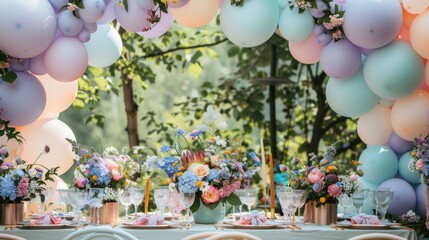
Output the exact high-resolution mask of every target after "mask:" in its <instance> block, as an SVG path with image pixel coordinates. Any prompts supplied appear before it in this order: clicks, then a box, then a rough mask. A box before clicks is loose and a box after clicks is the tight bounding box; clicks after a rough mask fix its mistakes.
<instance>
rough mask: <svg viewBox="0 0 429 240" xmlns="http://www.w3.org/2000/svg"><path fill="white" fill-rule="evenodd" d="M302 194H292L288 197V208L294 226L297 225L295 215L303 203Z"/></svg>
mask: <svg viewBox="0 0 429 240" xmlns="http://www.w3.org/2000/svg"><path fill="white" fill-rule="evenodd" d="M301 198H302V193H300V192H295V191H293V192H291V193H288V194H287V195H286V198H285V200H286V208H287V209H288V210H289V212H291V213H292V225H295V213H296V210H297V209H298V207H299V203H300V202H301Z"/></svg>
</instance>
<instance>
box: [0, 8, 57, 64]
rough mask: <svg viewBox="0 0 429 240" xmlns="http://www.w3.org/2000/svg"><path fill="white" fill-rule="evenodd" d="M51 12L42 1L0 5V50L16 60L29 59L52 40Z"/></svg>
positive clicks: (53, 34) (55, 23)
mask: <svg viewBox="0 0 429 240" xmlns="http://www.w3.org/2000/svg"><path fill="white" fill-rule="evenodd" d="M56 28H57V19H56V17H55V11H54V9H53V7H52V5H51V4H50V3H49V1H46V0H31V1H28V0H2V1H0V32H1V33H2V34H1V38H0V50H1V51H3V52H5V53H6V54H8V55H10V56H12V57H16V58H32V57H35V56H37V55H39V54H41V53H42V52H44V51H45V50H46V49H47V48H48V47H49V45H50V44H51V43H52V41H53V40H54V36H55V31H56Z"/></svg>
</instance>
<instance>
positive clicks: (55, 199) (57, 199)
mask: <svg viewBox="0 0 429 240" xmlns="http://www.w3.org/2000/svg"><path fill="white" fill-rule="evenodd" d="M52 203H53V204H54V206H55V208H54V210H55V211H58V212H59V210H60V209H61V207H60V206H61V205H63V204H64V201H63V200H62V199H61V196H60V189H53V192H52ZM65 212H66V211H65V210H64V213H65ZM64 216H65V215H64Z"/></svg>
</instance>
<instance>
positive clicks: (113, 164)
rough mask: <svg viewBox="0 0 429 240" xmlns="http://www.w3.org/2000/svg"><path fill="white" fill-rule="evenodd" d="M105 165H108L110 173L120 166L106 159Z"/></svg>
mask: <svg viewBox="0 0 429 240" xmlns="http://www.w3.org/2000/svg"><path fill="white" fill-rule="evenodd" d="M104 164H106V168H107V169H109V171H112V169H115V168H118V167H119V166H118V164H117V163H116V162H115V161H113V160H111V159H104Z"/></svg>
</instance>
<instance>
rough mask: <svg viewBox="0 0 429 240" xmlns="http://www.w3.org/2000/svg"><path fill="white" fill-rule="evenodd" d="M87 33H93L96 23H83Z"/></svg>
mask: <svg viewBox="0 0 429 240" xmlns="http://www.w3.org/2000/svg"><path fill="white" fill-rule="evenodd" d="M83 26H84V27H85V28H86V30H88V32H89V33H95V31H97V23H87V22H86V23H85V24H84V25H83Z"/></svg>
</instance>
